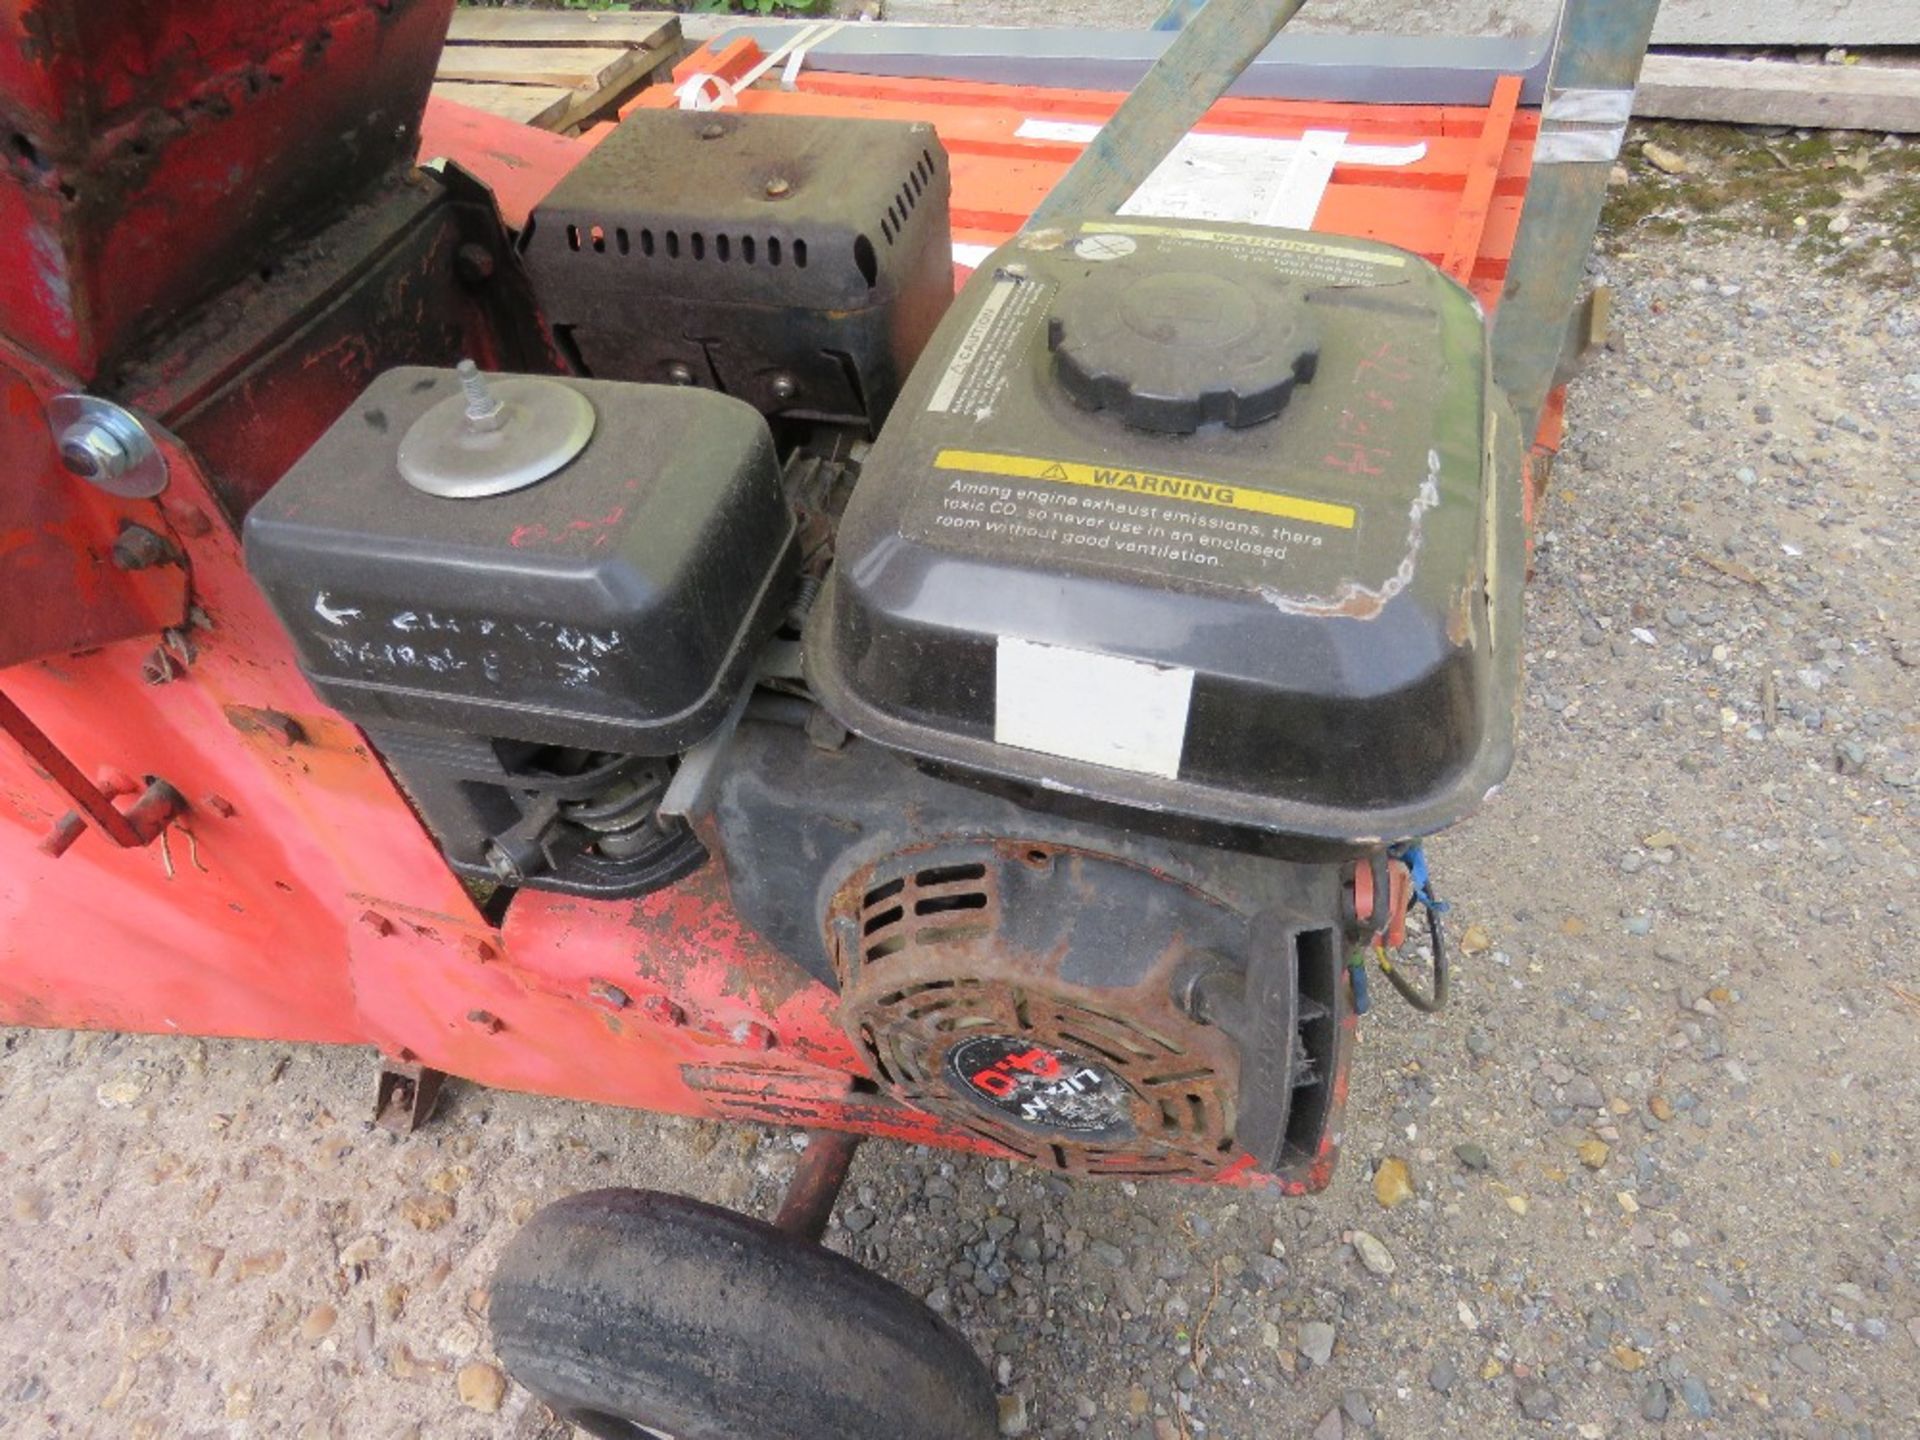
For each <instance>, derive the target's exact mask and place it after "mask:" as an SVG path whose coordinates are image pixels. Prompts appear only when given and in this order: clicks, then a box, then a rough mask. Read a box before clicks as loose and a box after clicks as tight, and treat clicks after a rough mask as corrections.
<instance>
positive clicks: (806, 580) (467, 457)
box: [247, 115, 1523, 1183]
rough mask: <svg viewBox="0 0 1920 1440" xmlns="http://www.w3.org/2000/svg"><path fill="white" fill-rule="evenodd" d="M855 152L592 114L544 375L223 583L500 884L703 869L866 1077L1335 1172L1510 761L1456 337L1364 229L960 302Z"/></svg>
mask: <svg viewBox="0 0 1920 1440" xmlns="http://www.w3.org/2000/svg"><path fill="white" fill-rule="evenodd" d="M634 123H635V122H629V124H630V125H632V124H634ZM843 123H845V124H847V125H850V126H851V127H852V128H851V129H844V130H836V129H834V127H830V126H826V125H824V123H823V122H819V121H805V122H800V121H793V122H788V121H783V120H780V119H778V118H773V117H740V116H728V117H725V118H724V119H703V118H702V117H701V116H698V115H686V116H682V115H671V116H648V117H646V118H645V119H644V120H643V121H641V122H639V126H638V127H637V128H635V129H633V130H626V129H623V132H622V134H621V135H616V136H615V137H614V138H613V139H611V140H609V141H607V142H606V143H605V144H604V145H603V146H602V147H601V148H600V149H599V150H598V151H596V152H595V157H594V158H593V159H590V160H588V161H587V162H586V163H584V164H583V165H582V166H581V167H580V168H579V169H578V170H576V171H575V172H574V174H573V176H572V177H571V178H570V179H569V180H568V181H567V183H566V185H565V187H563V190H564V193H562V194H557V195H556V196H555V197H554V199H553V200H552V201H550V202H549V205H548V206H547V207H543V210H542V211H541V212H539V213H537V214H536V217H535V220H534V223H533V225H532V226H531V227H530V230H529V235H528V237H527V238H525V239H524V241H523V245H524V248H525V250H526V254H527V261H528V264H529V267H530V269H531V271H532V273H533V276H534V280H535V283H536V287H537V290H538V293H539V295H540V298H541V302H542V307H543V310H544V311H545V312H546V315H547V318H548V321H549V323H550V324H551V326H552V327H553V331H554V336H555V339H556V341H557V343H558V348H559V350H560V351H561V353H563V354H565V355H567V356H568V357H569V359H570V363H571V365H572V367H573V370H574V371H575V373H573V374H569V375H564V376H546V377H534V376H509V377H502V376H480V375H478V374H474V373H468V374H464V375H463V374H459V373H455V372H452V371H437V370H403V371H397V372H393V373H390V374H388V375H386V376H384V377H383V378H382V379H381V380H380V381H379V382H378V383H377V384H375V385H374V386H373V387H372V389H370V390H369V391H368V392H367V393H366V394H365V395H364V396H363V397H362V398H361V400H360V402H359V403H357V404H356V405H354V406H353V407H352V408H351V409H350V410H349V412H348V413H347V414H345V415H344V416H342V417H341V419H340V421H339V422H338V423H337V424H336V425H335V426H334V427H333V429H332V430H331V431H329V432H328V434H327V435H326V436H325V437H324V438H323V439H322V440H321V441H320V442H319V443H318V444H317V445H316V446H315V447H314V448H313V449H312V451H311V452H310V453H309V454H308V455H307V456H306V457H305V458H304V459H303V460H302V461H301V462H300V464H299V465H298V466H297V467H296V468H295V470H294V471H293V472H292V473H291V474H289V475H288V476H287V477H286V479H284V480H283V481H282V482H281V483H280V484H279V485H278V486H277V487H276V488H275V489H274V491H273V492H272V493H271V494H270V495H269V496H268V497H267V499H266V500H264V501H263V502H262V503H261V504H259V505H258V506H256V507H255V509H254V510H253V512H252V514H251V515H250V517H249V519H248V523H247V547H248V556H249V563H250V565H251V567H252V569H253V571H254V573H255V574H256V576H257V577H258V578H259V580H260V582H261V584H262V585H263V587H264V588H265V590H266V592H267V594H268V595H269V597H270V598H271V599H272V601H273V603H274V605H275V607H276V609H277V611H278V613H279V615H280V617H281V619H282V621H283V622H284V623H285V625H286V627H287V629H288V630H289V632H290V633H291V634H292V636H293V638H294V641H295V644H296V646H297V647H298V650H299V654H300V657H301V661H302V664H303V667H304V668H305V670H306V672H307V674H308V675H309V677H310V678H311V679H312V681H313V683H314V684H315V686H316V688H317V689H318V690H319V691H320V693H321V694H322V695H323V696H324V697H325V698H327V699H328V700H329V701H330V702H331V703H333V704H334V705H335V706H336V707H337V708H339V709H340V710H341V711H342V712H343V713H345V714H346V715H347V716H349V717H350V718H352V719H354V720H355V721H357V722H358V723H359V724H360V725H361V726H362V727H363V728H364V729H365V731H366V733H367V736H368V738H369V740H370V741H371V742H372V743H373V745H374V746H375V747H376V748H377V750H378V751H379V753H380V754H381V755H382V757H383V758H384V759H385V761H386V763H387V764H388V765H389V766H390V767H391V769H392V770H393V772H394V774H395V775H396V777H397V778H398V780H399V781H400V783H401V784H402V786H403V787H404V788H405V789H406V791H407V792H408V794H409V795H410V796H411V797H412V799H413V801H414V803H415V805H416V807H417V808H418V810H419V813H420V815H421V818H422V819H423V821H424V822H425V824H426V825H427V826H428V827H429V828H430V829H431V830H432V831H433V833H434V834H435V835H436V837H437V838H438V840H439V842H440V844H441V846H442V847H443V849H444V851H445V853H446V855H447V858H448V860H449V862H450V863H451V864H452V865H453V866H454V867H455V868H456V869H457V870H459V871H460V872H461V873H462V874H464V875H466V876H469V877H471V879H472V880H473V882H474V883H475V885H476V886H479V887H483V888H484V891H485V893H488V894H490V895H491V896H492V897H493V898H492V902H491V903H494V904H496V905H499V904H507V903H511V899H512V896H513V895H514V894H515V893H516V892H517V891H518V890H520V889H522V888H529V887H531V888H548V889H559V890H566V891H570V892H573V893H582V894H591V895H599V896H607V897H612V896H623V895H627V896H630V895H636V894H644V893H646V892H647V891H648V890H651V889H655V888H658V887H661V886H665V885H670V884H672V883H674V882H675V881H677V880H679V879H680V878H682V877H684V876H685V875H686V874H688V873H689V872H690V871H691V870H693V869H695V868H698V867H700V866H720V867H724V871H725V874H726V877H727V881H728V886H729V889H730V893H731V895H732V899H733V903H734V906H735V908H736V910H737V911H738V913H739V914H740V916H741V917H742V919H743V920H745V921H746V923H747V924H749V925H750V926H752V927H753V928H754V929H755V930H757V931H758V932H759V933H760V934H761V935H762V936H763V937H764V938H766V939H767V940H769V941H771V942H772V943H774V944H775V945H776V946H778V947H779V948H780V949H781V950H782V951H783V952H784V953H785V954H787V955H788V956H789V957H791V959H792V961H793V963H794V964H795V965H796V966H797V967H799V968H800V969H801V970H803V971H805V972H807V973H808V974H809V975H811V976H812V977H813V979H814V980H816V981H818V982H819V983H820V984H822V985H825V986H828V987H831V988H832V989H833V990H834V991H835V992H837V995H838V1004H839V1014H840V1016H841V1020H842V1023H843V1025H844V1028H845V1030H846V1033H847V1035H848V1037H849V1040H850V1041H851V1042H852V1044H853V1046H854V1047H855V1050H856V1051H857V1053H858V1054H859V1056H860V1057H861V1059H862V1061H863V1062H864V1064H865V1066H866V1068H867V1070H868V1078H869V1081H870V1084H871V1086H872V1087H873V1089H874V1091H875V1092H876V1093H877V1094H878V1095H879V1096H880V1097H882V1098H886V1099H891V1100H892V1101H893V1102H896V1103H898V1104H900V1105H904V1106H910V1107H914V1108H917V1109H920V1110H925V1111H928V1112H931V1113H933V1114H936V1115H938V1116H940V1117H942V1118H943V1119H945V1120H946V1121H948V1122H950V1123H951V1124H953V1125H956V1126H959V1127H961V1128H963V1129H965V1130H967V1131H970V1132H972V1133H974V1134H976V1135H977V1136H979V1137H980V1138H982V1139H983V1140H987V1141H991V1142H993V1143H994V1144H996V1145H999V1146H1002V1147H1005V1148H1006V1149H1009V1150H1011V1151H1013V1152H1015V1153H1017V1154H1019V1155H1021V1156H1024V1157H1026V1158H1027V1159H1029V1160H1031V1161H1032V1162H1033V1163H1035V1164H1037V1165H1041V1166H1046V1167H1051V1168H1054V1169H1058V1170H1062V1171H1069V1172H1075V1173H1085V1174H1101V1175H1122V1176H1144V1175H1178V1176H1190V1177H1195V1178H1206V1177H1209V1176H1213V1175H1217V1174H1219V1173H1221V1172H1224V1171H1227V1170H1230V1169H1232V1170H1244V1169H1247V1168H1249V1167H1251V1168H1255V1169H1258V1170H1260V1171H1263V1172H1268V1173H1273V1174H1278V1175H1281V1176H1283V1177H1287V1176H1291V1177H1294V1178H1295V1179H1296V1180H1297V1181H1299V1182H1300V1183H1321V1182H1322V1181H1323V1180H1324V1171H1323V1170H1319V1169H1316V1162H1319V1161H1322V1160H1324V1159H1325V1158H1326V1157H1327V1156H1328V1154H1329V1153H1330V1151H1331V1148H1332V1146H1333V1144H1334V1143H1335V1141H1336V1140H1337V1127H1338V1114H1339V1104H1340V1098H1341V1092H1342V1089H1343V1066H1344V1060H1345V1049H1346V1043H1347V1037H1348V1036H1349V1034H1350V1017H1351V1005H1352V996H1351V990H1350V986H1349V983H1348V979H1347V962H1348V956H1349V954H1350V952H1351V950H1352V948H1353V946H1354V944H1355V942H1356V940H1358V939H1359V938H1361V937H1363V936H1365V935H1367V934H1369V933H1371V932H1372V931H1373V930H1375V929H1377V928H1379V922H1380V918H1381V914H1382V910H1383V907H1384V906H1385V904H1386V894H1387V889H1388V888H1389V887H1388V886H1387V885H1386V883H1385V878H1384V877H1385V857H1386V855H1387V853H1388V851H1389V849H1390V847H1393V846H1395V845H1396V844H1398V843H1400V842H1405V841H1409V840H1413V839H1416V838H1417V837H1420V836H1422V835H1425V834H1428V833H1431V832H1433V831H1435V830H1438V829H1440V828H1442V827H1444V826H1446V825H1449V824H1451V823H1453V822H1454V821H1456V820H1458V819H1460V818H1461V817H1462V816H1464V815H1465V814H1466V813H1468V812H1469V811H1470V810H1471V809H1472V808H1474V807H1475V806H1476V805H1477V804H1478V803H1479V802H1480V801H1481V799H1482V798H1483V797H1484V796H1485V795H1486V794H1487V793H1488V792H1489V791H1490V790H1491V789H1492V788H1493V787H1494V786H1496V785H1497V784H1498V783H1499V782H1500V780H1501V779H1502V777H1503V776H1504V774H1505V772H1506V769H1507V766H1508V764H1509V760H1510V755H1511V746H1512V736H1513V726H1514V706H1515V692H1516V685H1517V679H1518V668H1519V645H1518V628H1519V592H1520V581H1521V569H1522V565H1523V550H1522V536H1521V504H1520V500H1521V495H1520V487H1521V485H1522V479H1521V463H1520V462H1521V454H1522V447H1521V437H1520V436H1519V435H1518V433H1517V432H1516V427H1515V426H1514V424H1513V422H1512V420H1511V418H1510V416H1509V414H1508V413H1507V411H1506V409H1505V407H1504V404H1503V402H1501V401H1500V400H1499V399H1498V397H1497V393H1496V391H1495V390H1494V388H1493V386H1492V385H1491V383H1490V381H1489V378H1488V367H1487V347H1486V338H1485V331H1484V325H1483V318H1482V316H1481V315H1480V313H1479V311H1478V308H1477V307H1476V305H1475V303H1474V302H1473V300H1472V299H1471V298H1470V297H1469V296H1468V294H1467V293H1466V292H1465V291H1464V290H1462V289H1461V288H1459V287H1458V286H1457V285H1455V284H1454V283H1453V282H1452V281H1451V280H1449V279H1447V278H1446V277H1444V276H1443V275H1442V274H1441V273H1440V272H1439V271H1437V270H1436V269H1435V268H1434V267H1432V266H1431V265H1429V264H1427V263H1426V262H1425V261H1423V260H1421V259H1419V258H1417V257H1415V256H1413V255H1409V254H1406V253H1403V252H1400V251H1397V250H1393V249H1390V248H1388V247H1385V246H1381V245H1377V244H1371V243H1368V242H1365V241H1361V240H1352V239H1343V238H1338V237H1329V236H1323V235H1314V234H1306V233H1296V232H1290V231H1279V230H1271V229H1257V228H1254V227H1248V226H1234V225H1225V224H1211V223H1206V222H1196V221H1191V220H1182V221H1158V220H1151V219H1144V218H1129V219H1124V220H1117V219H1112V218H1104V219H1088V220H1086V221H1085V222H1084V223H1080V224H1076V225H1073V226H1069V227H1065V228H1053V229H1041V230H1030V231H1028V232H1026V233H1024V234H1022V235H1020V236H1018V237H1017V238H1015V239H1014V240H1013V241H1012V242H1011V243H1009V244H1008V245H1006V246H1005V247H1003V248H1002V249H1001V250H999V251H998V252H997V253H995V254H994V255H992V256H991V257H989V258H988V259H987V260H985V262H984V263H982V264H981V265H980V266H979V268H978V269H977V270H976V272H975V274H974V275H973V277H972V279H971V280H970V281H969V282H968V283H967V285H966V286H965V288H964V289H963V290H962V291H961V293H960V295H959V297H958V299H957V301H950V291H951V284H950V272H949V258H950V256H949V229H948V221H947V214H946V197H947V172H946V159H945V156H944V155H943V154H942V152H941V151H940V149H939V146H938V142H937V141H936V140H934V139H933V137H932V135H931V133H930V132H928V131H926V130H925V128H924V127H910V126H895V125H886V124H881V123H878V122H843ZM796 126H804V127H806V130H807V133H806V134H799V133H797V131H796V132H795V133H781V132H782V130H783V127H796ZM855 131H857V132H858V133H854V132H855ZM623 136H624V137H626V138H623ZM643 154H645V155H657V156H662V157H663V158H660V159H659V160H658V162H657V163H655V162H653V161H644V162H643V160H642V159H640V158H637V157H639V156H641V155H643ZM696 173H697V174H699V175H700V176H701V177H702V184H701V186H700V187H699V189H698V192H697V193H696V192H695V191H692V190H690V189H689V188H688V187H687V185H686V184H685V182H684V179H681V180H674V179H671V178H669V177H673V176H680V177H685V176H687V175H692V174H696ZM942 315H944V318H940V317H941V316H942ZM936 320H937V325H936V323H935V322H936ZM1302 1177H1304V1178H1302Z"/></svg>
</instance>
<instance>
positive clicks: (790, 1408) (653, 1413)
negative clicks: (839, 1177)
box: [490, 1190, 998, 1440]
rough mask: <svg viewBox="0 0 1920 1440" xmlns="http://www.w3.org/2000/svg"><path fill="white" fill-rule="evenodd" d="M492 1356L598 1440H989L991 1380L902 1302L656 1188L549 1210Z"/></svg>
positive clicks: (508, 1277) (511, 1256)
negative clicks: (911, 1439)
mask: <svg viewBox="0 0 1920 1440" xmlns="http://www.w3.org/2000/svg"><path fill="white" fill-rule="evenodd" d="M490 1318H491V1321H492V1325H493V1343H494V1349H495V1350H496V1351H497V1352H498V1354H499V1356H500V1358H501V1360H503V1361H504V1362H505V1363H506V1367H507V1369H508V1370H509V1371H510V1372H511V1373H512V1375H513V1378H514V1379H515V1380H517V1381H519V1382H520V1383H521V1384H522V1385H524V1386H525V1387H526V1388H527V1389H528V1390H531V1391H532V1392H533V1393H534V1394H535V1395H537V1396H538V1397H539V1398H540V1399H541V1400H543V1401H545V1402H546V1404H547V1405H548V1406H550V1407H551V1408H552V1409H553V1411H554V1412H555V1413H556V1414H557V1415H559V1416H560V1417H561V1418H562V1419H564V1420H567V1421H569V1422H571V1423H572V1424H574V1425H577V1426H579V1427H580V1428H581V1429H583V1430H585V1431H586V1432H587V1433H588V1434H590V1435H595V1436H599V1437H601V1440H636V1437H638V1440H653V1437H665V1440H903V1437H908V1436H911V1437H913V1440H989V1437H992V1436H993V1435H995V1434H996V1433H997V1431H998V1406H997V1404H996V1402H995V1400H994V1394H993V1383H992V1381H991V1380H990V1379H989V1378H988V1377H987V1372H986V1370H985V1369H984V1367H982V1365H981V1364H980V1361H979V1359H978V1358H977V1357H976V1356H975V1355H974V1353H973V1351H972V1349H971V1348H970V1347H969V1346H968V1344H967V1342H966V1341H965V1340H964V1339H963V1338H961V1336H960V1334H959V1333H958V1332H957V1331H955V1330H954V1329H953V1328H952V1327H951V1326H950V1325H948V1324H947V1323H946V1322H945V1321H943V1320H942V1319H941V1318H940V1317H939V1316H937V1315H935V1314H934V1313H933V1312H932V1311H931V1310H929V1309H927V1307H926V1306H925V1305H922V1304H921V1303H920V1302H919V1301H918V1300H916V1299H914V1298H913V1297H912V1296H911V1295H909V1294H907V1292H906V1291H904V1290H902V1289H900V1287H899V1286H897V1285H894V1284H892V1283H891V1282H889V1281H886V1280H883V1279H881V1278H880V1277H879V1276H878V1275H875V1274H873V1273H872V1272H871V1271H869V1270H865V1269H863V1268H861V1267H860V1266H859V1265H856V1264H855V1263H854V1262H853V1261H851V1260H849V1259H847V1258H846V1257H845V1256H843V1255H836V1254H834V1253H833V1252H832V1251H830V1250H826V1249H823V1248H821V1247H820V1246H818V1245H815V1244H812V1243H811V1242H809V1241H805V1240H800V1239H797V1238H795V1237H794V1236H791V1235H787V1234H785V1233H783V1232H782V1231H779V1230H776V1229H774V1227H773V1226H771V1225H767V1224H764V1223H762V1222H761V1221H758V1220H754V1219H752V1218H750V1217H748V1216H745V1215H739V1214H736V1213H735V1212H733V1211H731V1210H725V1209H722V1208H720V1207H719V1206H717V1205H707V1204H703V1203H702V1202H700V1201H698V1200H690V1199H688V1198H686V1197H685V1196H682V1195H665V1194H661V1193H659V1192H657V1191H652V1190H593V1191H589V1192H587V1193H586V1194H583V1195H574V1196H572V1197H570V1198H568V1199H566V1200H562V1201H560V1202H558V1203H557V1204H554V1205H549V1206H548V1207H547V1208H546V1209H544V1210H542V1211H540V1212H539V1213H538V1214H537V1215H535V1216H534V1217H533V1218H532V1219H531V1220H529V1221H528V1222H527V1223H526V1225H525V1226H524V1227H523V1228H522V1229H521V1231H520V1233H519V1234H518V1235H516V1236H515V1237H514V1238H513V1241H512V1243H511V1244H510V1245H508V1247H507V1251H506V1254H505V1255H504V1256H503V1257H502V1258H501V1261H500V1268H499V1270H498V1271H497V1272H496V1274H495V1276H494V1282H493V1300H492V1308H491V1315H490Z"/></svg>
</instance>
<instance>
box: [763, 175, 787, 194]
mask: <svg viewBox="0 0 1920 1440" xmlns="http://www.w3.org/2000/svg"><path fill="white" fill-rule="evenodd" d="M792 190H793V186H792V185H790V184H788V183H787V181H785V180H783V179H781V178H780V176H778V175H776V176H774V177H773V179H771V180H769V181H767V198H768V199H769V200H778V199H779V198H780V197H781V196H782V195H786V194H790V193H791V192H792Z"/></svg>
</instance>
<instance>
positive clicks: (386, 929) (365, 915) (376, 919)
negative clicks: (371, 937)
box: [360, 910, 394, 939]
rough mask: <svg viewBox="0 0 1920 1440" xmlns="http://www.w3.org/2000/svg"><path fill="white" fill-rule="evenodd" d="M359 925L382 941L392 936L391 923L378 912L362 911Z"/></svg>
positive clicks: (392, 927)
mask: <svg viewBox="0 0 1920 1440" xmlns="http://www.w3.org/2000/svg"><path fill="white" fill-rule="evenodd" d="M360 923H361V924H362V925H364V926H366V927H367V928H368V929H369V930H371V931H373V933H374V934H376V935H378V936H380V937H381V938H382V939H384V938H386V937H387V936H389V935H391V934H393V929H394V926H393V921H391V920H389V919H388V918H387V917H386V916H384V915H382V914H381V913H380V912H379V911H378V910H362V911H361V912H360Z"/></svg>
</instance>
